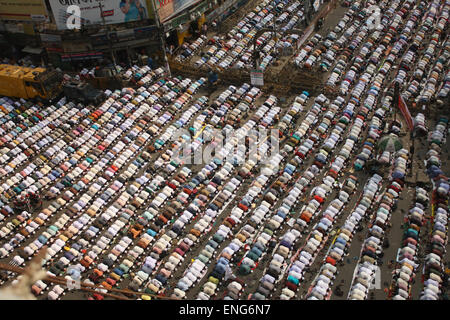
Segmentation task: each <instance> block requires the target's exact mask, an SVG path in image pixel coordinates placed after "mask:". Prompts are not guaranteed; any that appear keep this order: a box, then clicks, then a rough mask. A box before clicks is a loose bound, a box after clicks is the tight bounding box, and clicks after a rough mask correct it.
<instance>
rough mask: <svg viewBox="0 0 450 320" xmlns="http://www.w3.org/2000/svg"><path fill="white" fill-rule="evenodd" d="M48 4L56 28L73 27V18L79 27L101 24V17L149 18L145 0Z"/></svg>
mask: <svg viewBox="0 0 450 320" xmlns="http://www.w3.org/2000/svg"><path fill="white" fill-rule="evenodd" d="M0 1H1V0H0ZM100 4H101V6H102V7H101V8H100ZM50 6H51V8H52V12H53V15H54V17H55V20H56V26H57V28H58V30H65V29H73V28H74V27H70V25H72V24H73V23H74V20H75V21H79V23H80V27H81V26H88V25H95V24H103V19H104V20H105V23H106V24H114V23H124V22H130V21H138V20H143V19H148V18H149V17H148V10H147V1H145V0H50ZM74 6H75V7H74ZM102 12H103V17H102ZM78 13H79V15H78ZM74 18H75V19H74Z"/></svg>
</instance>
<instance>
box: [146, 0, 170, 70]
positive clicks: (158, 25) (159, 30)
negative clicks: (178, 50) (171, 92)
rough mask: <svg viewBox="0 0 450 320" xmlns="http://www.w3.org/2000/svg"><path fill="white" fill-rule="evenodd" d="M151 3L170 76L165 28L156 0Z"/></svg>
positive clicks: (151, 0)
mask: <svg viewBox="0 0 450 320" xmlns="http://www.w3.org/2000/svg"><path fill="white" fill-rule="evenodd" d="M150 3H151V4H152V10H153V13H154V14H155V23H156V28H157V29H158V34H159V40H160V44H161V50H162V52H163V56H164V64H165V65H166V66H165V68H166V70H167V74H168V75H169V77H171V76H172V75H171V72H170V66H169V60H168V59H167V52H166V41H165V34H164V30H163V28H162V27H161V22H160V21H159V14H158V11H157V10H156V5H155V0H150Z"/></svg>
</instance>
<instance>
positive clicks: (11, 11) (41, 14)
mask: <svg viewBox="0 0 450 320" xmlns="http://www.w3.org/2000/svg"><path fill="white" fill-rule="evenodd" d="M47 18H48V15H47V10H46V9H45V4H44V0H0V19H3V20H18V21H46V20H47Z"/></svg>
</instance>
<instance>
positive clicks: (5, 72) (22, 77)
mask: <svg viewBox="0 0 450 320" xmlns="http://www.w3.org/2000/svg"><path fill="white" fill-rule="evenodd" d="M62 79H63V77H62V73H61V72H58V71H48V70H47V69H45V68H27V67H21V66H13V65H8V64H0V96H8V97H15V98H23V99H33V98H40V99H42V100H52V99H54V98H55V97H57V96H58V95H59V94H60V93H61V91H62Z"/></svg>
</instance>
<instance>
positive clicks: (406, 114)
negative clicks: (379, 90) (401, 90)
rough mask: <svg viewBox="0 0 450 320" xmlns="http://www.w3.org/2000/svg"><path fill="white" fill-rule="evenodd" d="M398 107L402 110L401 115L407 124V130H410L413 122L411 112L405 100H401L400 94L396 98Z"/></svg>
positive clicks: (412, 127)
mask: <svg viewBox="0 0 450 320" xmlns="http://www.w3.org/2000/svg"><path fill="white" fill-rule="evenodd" d="M398 108H399V109H400V111H401V112H402V114H403V117H404V118H405V120H406V123H407V124H408V128H409V130H410V131H412V130H413V129H414V122H413V119H412V117H411V113H410V112H409V109H408V106H407V105H406V103H405V100H403V97H402V95H399V98H398Z"/></svg>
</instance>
